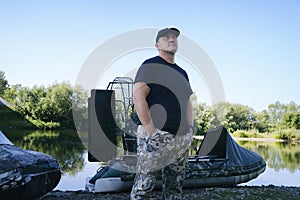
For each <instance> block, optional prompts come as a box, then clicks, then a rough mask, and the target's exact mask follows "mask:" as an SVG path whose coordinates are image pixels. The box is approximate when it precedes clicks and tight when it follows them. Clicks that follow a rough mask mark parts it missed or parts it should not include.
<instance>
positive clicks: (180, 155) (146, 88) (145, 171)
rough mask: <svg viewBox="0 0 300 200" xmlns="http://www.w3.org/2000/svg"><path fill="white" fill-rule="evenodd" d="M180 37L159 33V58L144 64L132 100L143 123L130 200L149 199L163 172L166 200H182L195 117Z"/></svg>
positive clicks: (169, 31)
mask: <svg viewBox="0 0 300 200" xmlns="http://www.w3.org/2000/svg"><path fill="white" fill-rule="evenodd" d="M179 34H180V31H179V30H178V29H176V28H165V29H162V30H160V31H159V32H158V34H157V37H156V44H155V47H156V49H157V50H158V56H156V57H153V58H150V59H148V60H146V61H144V63H143V64H142V65H141V67H140V68H139V70H138V72H137V75H136V77H135V81H134V91H133V102H134V105H135V108H136V111H137V114H138V117H139V120H140V125H139V126H138V130H137V145H138V147H137V157H138V160H137V174H136V177H135V184H134V185H133V187H132V191H131V194H130V198H131V199H147V198H149V193H150V192H151V191H152V190H153V188H154V186H155V182H156V176H157V174H158V171H159V170H161V172H162V181H163V186H162V188H163V199H181V195H182V184H183V179H184V171H185V163H186V161H187V157H188V148H189V146H190V144H191V138H192V125H193V119H192V106H191V102H190V96H191V94H192V89H191V87H190V83H189V79H188V75H187V73H186V72H185V71H184V70H183V69H182V68H180V67H179V66H178V65H177V64H176V63H175V53H176V52H177V49H178V41H177V37H178V36H179Z"/></svg>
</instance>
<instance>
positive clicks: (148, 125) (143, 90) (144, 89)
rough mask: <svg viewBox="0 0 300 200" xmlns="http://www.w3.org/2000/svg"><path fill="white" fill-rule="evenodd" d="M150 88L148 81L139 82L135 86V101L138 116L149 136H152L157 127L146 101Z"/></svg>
mask: <svg viewBox="0 0 300 200" xmlns="http://www.w3.org/2000/svg"><path fill="white" fill-rule="evenodd" d="M149 93H150V88H149V87H148V86H147V84H146V83H143V82H137V83H135V84H134V88H133V103H134V106H135V109H136V112H137V114H138V117H139V119H140V121H141V123H142V125H143V127H144V129H145V131H146V132H147V135H148V136H151V134H152V133H153V131H154V129H155V127H154V124H153V121H152V119H151V115H150V109H149V105H148V103H147V101H146V98H147V96H148V94H149Z"/></svg>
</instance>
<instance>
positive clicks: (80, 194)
mask: <svg viewBox="0 0 300 200" xmlns="http://www.w3.org/2000/svg"><path fill="white" fill-rule="evenodd" d="M151 198H153V199H161V192H160V191H153V193H152V194H151ZM100 199H101V200H103V199H105V200H117V199H118V200H123V199H129V192H126V193H90V192H87V191H82V190H80V191H57V190H56V191H52V192H50V193H48V194H46V195H44V196H43V197H42V198H41V199H40V200H100ZM183 199H185V200H188V199H193V200H195V199H210V200H213V199H222V200H227V199H228V200H229V199H247V200H252V199H253V200H259V199H286V200H299V199H300V187H284V186H281V187H279V186H272V185H269V186H237V187H213V188H195V189H185V190H184V193H183Z"/></svg>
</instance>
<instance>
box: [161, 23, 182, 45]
mask: <svg viewBox="0 0 300 200" xmlns="http://www.w3.org/2000/svg"><path fill="white" fill-rule="evenodd" d="M170 32H172V33H174V34H175V35H176V37H178V36H179V34H180V31H179V30H178V29H177V28H173V27H172V28H164V29H161V30H160V31H158V33H157V36H156V43H157V41H158V40H159V38H161V37H163V36H165V35H167V34H168V33H170Z"/></svg>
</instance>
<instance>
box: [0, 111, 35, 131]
mask: <svg viewBox="0 0 300 200" xmlns="http://www.w3.org/2000/svg"><path fill="white" fill-rule="evenodd" d="M11 128H14V129H34V128H35V126H34V125H33V124H32V123H30V122H29V121H28V120H26V119H25V118H24V117H23V116H21V115H20V114H19V113H17V112H16V111H14V110H12V109H11V108H9V107H7V106H0V130H1V129H11Z"/></svg>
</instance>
